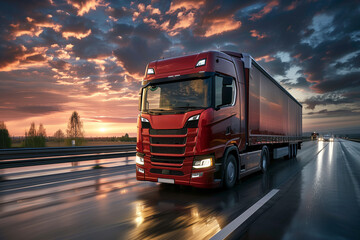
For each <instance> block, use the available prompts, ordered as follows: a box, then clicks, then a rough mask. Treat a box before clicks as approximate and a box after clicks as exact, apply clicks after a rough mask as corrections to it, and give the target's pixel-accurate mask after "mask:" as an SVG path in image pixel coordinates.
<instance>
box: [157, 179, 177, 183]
mask: <svg viewBox="0 0 360 240" xmlns="http://www.w3.org/2000/svg"><path fill="white" fill-rule="evenodd" d="M158 182H160V183H171V184H174V183H175V180H174V179H168V178H158Z"/></svg>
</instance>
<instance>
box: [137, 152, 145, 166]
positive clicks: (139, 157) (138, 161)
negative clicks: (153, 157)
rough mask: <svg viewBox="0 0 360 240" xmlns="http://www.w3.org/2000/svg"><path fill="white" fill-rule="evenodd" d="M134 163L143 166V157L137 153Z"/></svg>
mask: <svg viewBox="0 0 360 240" xmlns="http://www.w3.org/2000/svg"><path fill="white" fill-rule="evenodd" d="M135 162H136V163H137V164H139V165H144V155H142V154H139V153H137V154H136V157H135Z"/></svg>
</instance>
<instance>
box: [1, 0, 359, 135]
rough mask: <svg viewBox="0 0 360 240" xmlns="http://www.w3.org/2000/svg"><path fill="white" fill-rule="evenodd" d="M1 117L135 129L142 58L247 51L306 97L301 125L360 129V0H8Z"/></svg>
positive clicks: (16, 125) (21, 127)
mask: <svg viewBox="0 0 360 240" xmlns="http://www.w3.org/2000/svg"><path fill="white" fill-rule="evenodd" d="M0 7H1V8H0V13H1V16H0V121H5V123H6V125H7V127H8V129H9V131H10V134H11V135H16V136H19V135H24V131H25V129H28V128H29V126H30V123H31V122H35V123H36V124H39V123H43V124H44V126H45V128H46V130H47V134H48V135H50V136H51V135H53V133H54V132H55V131H56V130H57V129H59V128H60V129H62V130H63V131H64V132H65V130H66V125H67V121H68V119H69V117H70V115H71V112H72V111H74V110H76V111H78V112H79V114H80V116H81V118H82V120H83V123H84V127H85V132H86V136H114V135H117V136H118V135H122V134H124V133H126V132H127V133H130V135H132V136H134V135H135V133H136V117H137V114H138V110H137V108H138V107H137V105H138V92H139V88H140V82H141V79H142V77H143V74H144V70H145V67H146V64H147V63H148V62H150V61H152V60H156V59H160V58H163V57H165V58H166V57H174V56H181V55H186V54H191V53H196V52H201V51H206V50H232V51H237V52H248V53H250V54H251V55H252V56H253V57H254V58H255V59H256V60H258V61H259V62H260V64H261V65H262V66H263V67H264V68H265V69H267V70H268V71H269V72H270V73H271V74H272V75H273V76H274V78H275V79H276V80H277V81H279V82H280V83H281V84H282V85H283V86H284V87H285V88H286V89H287V90H288V91H289V92H290V93H291V94H293V95H294V96H295V97H296V98H297V99H298V100H299V101H300V102H301V103H302V104H303V130H304V131H306V132H307V131H320V132H321V131H331V132H334V133H340V132H345V133H356V132H357V133H360V4H359V1H341V0H338V1H330V0H329V1H328V0H304V1H300V0H284V1H283V0H272V1H215V0H210V1H205V0H199V1H160V0H153V1H150V0H148V1H146V0H144V1H110V0H23V1H21V0H2V1H1V3H0Z"/></svg>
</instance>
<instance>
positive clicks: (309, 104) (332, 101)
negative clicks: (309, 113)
mask: <svg viewBox="0 0 360 240" xmlns="http://www.w3.org/2000/svg"><path fill="white" fill-rule="evenodd" d="M344 103H353V101H352V100H351V99H349V98H344V97H342V96H341V95H340V96H339V95H335V94H330V95H329V94H327V95H322V96H314V97H310V98H308V99H306V100H305V101H303V102H302V104H305V105H306V109H315V107H316V106H326V105H341V104H344Z"/></svg>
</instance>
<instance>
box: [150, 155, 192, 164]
mask: <svg viewBox="0 0 360 240" xmlns="http://www.w3.org/2000/svg"><path fill="white" fill-rule="evenodd" d="M184 159H185V158H182V157H160V156H156V157H155V156H152V157H151V162H156V163H173V164H182V163H183V162H184Z"/></svg>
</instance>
